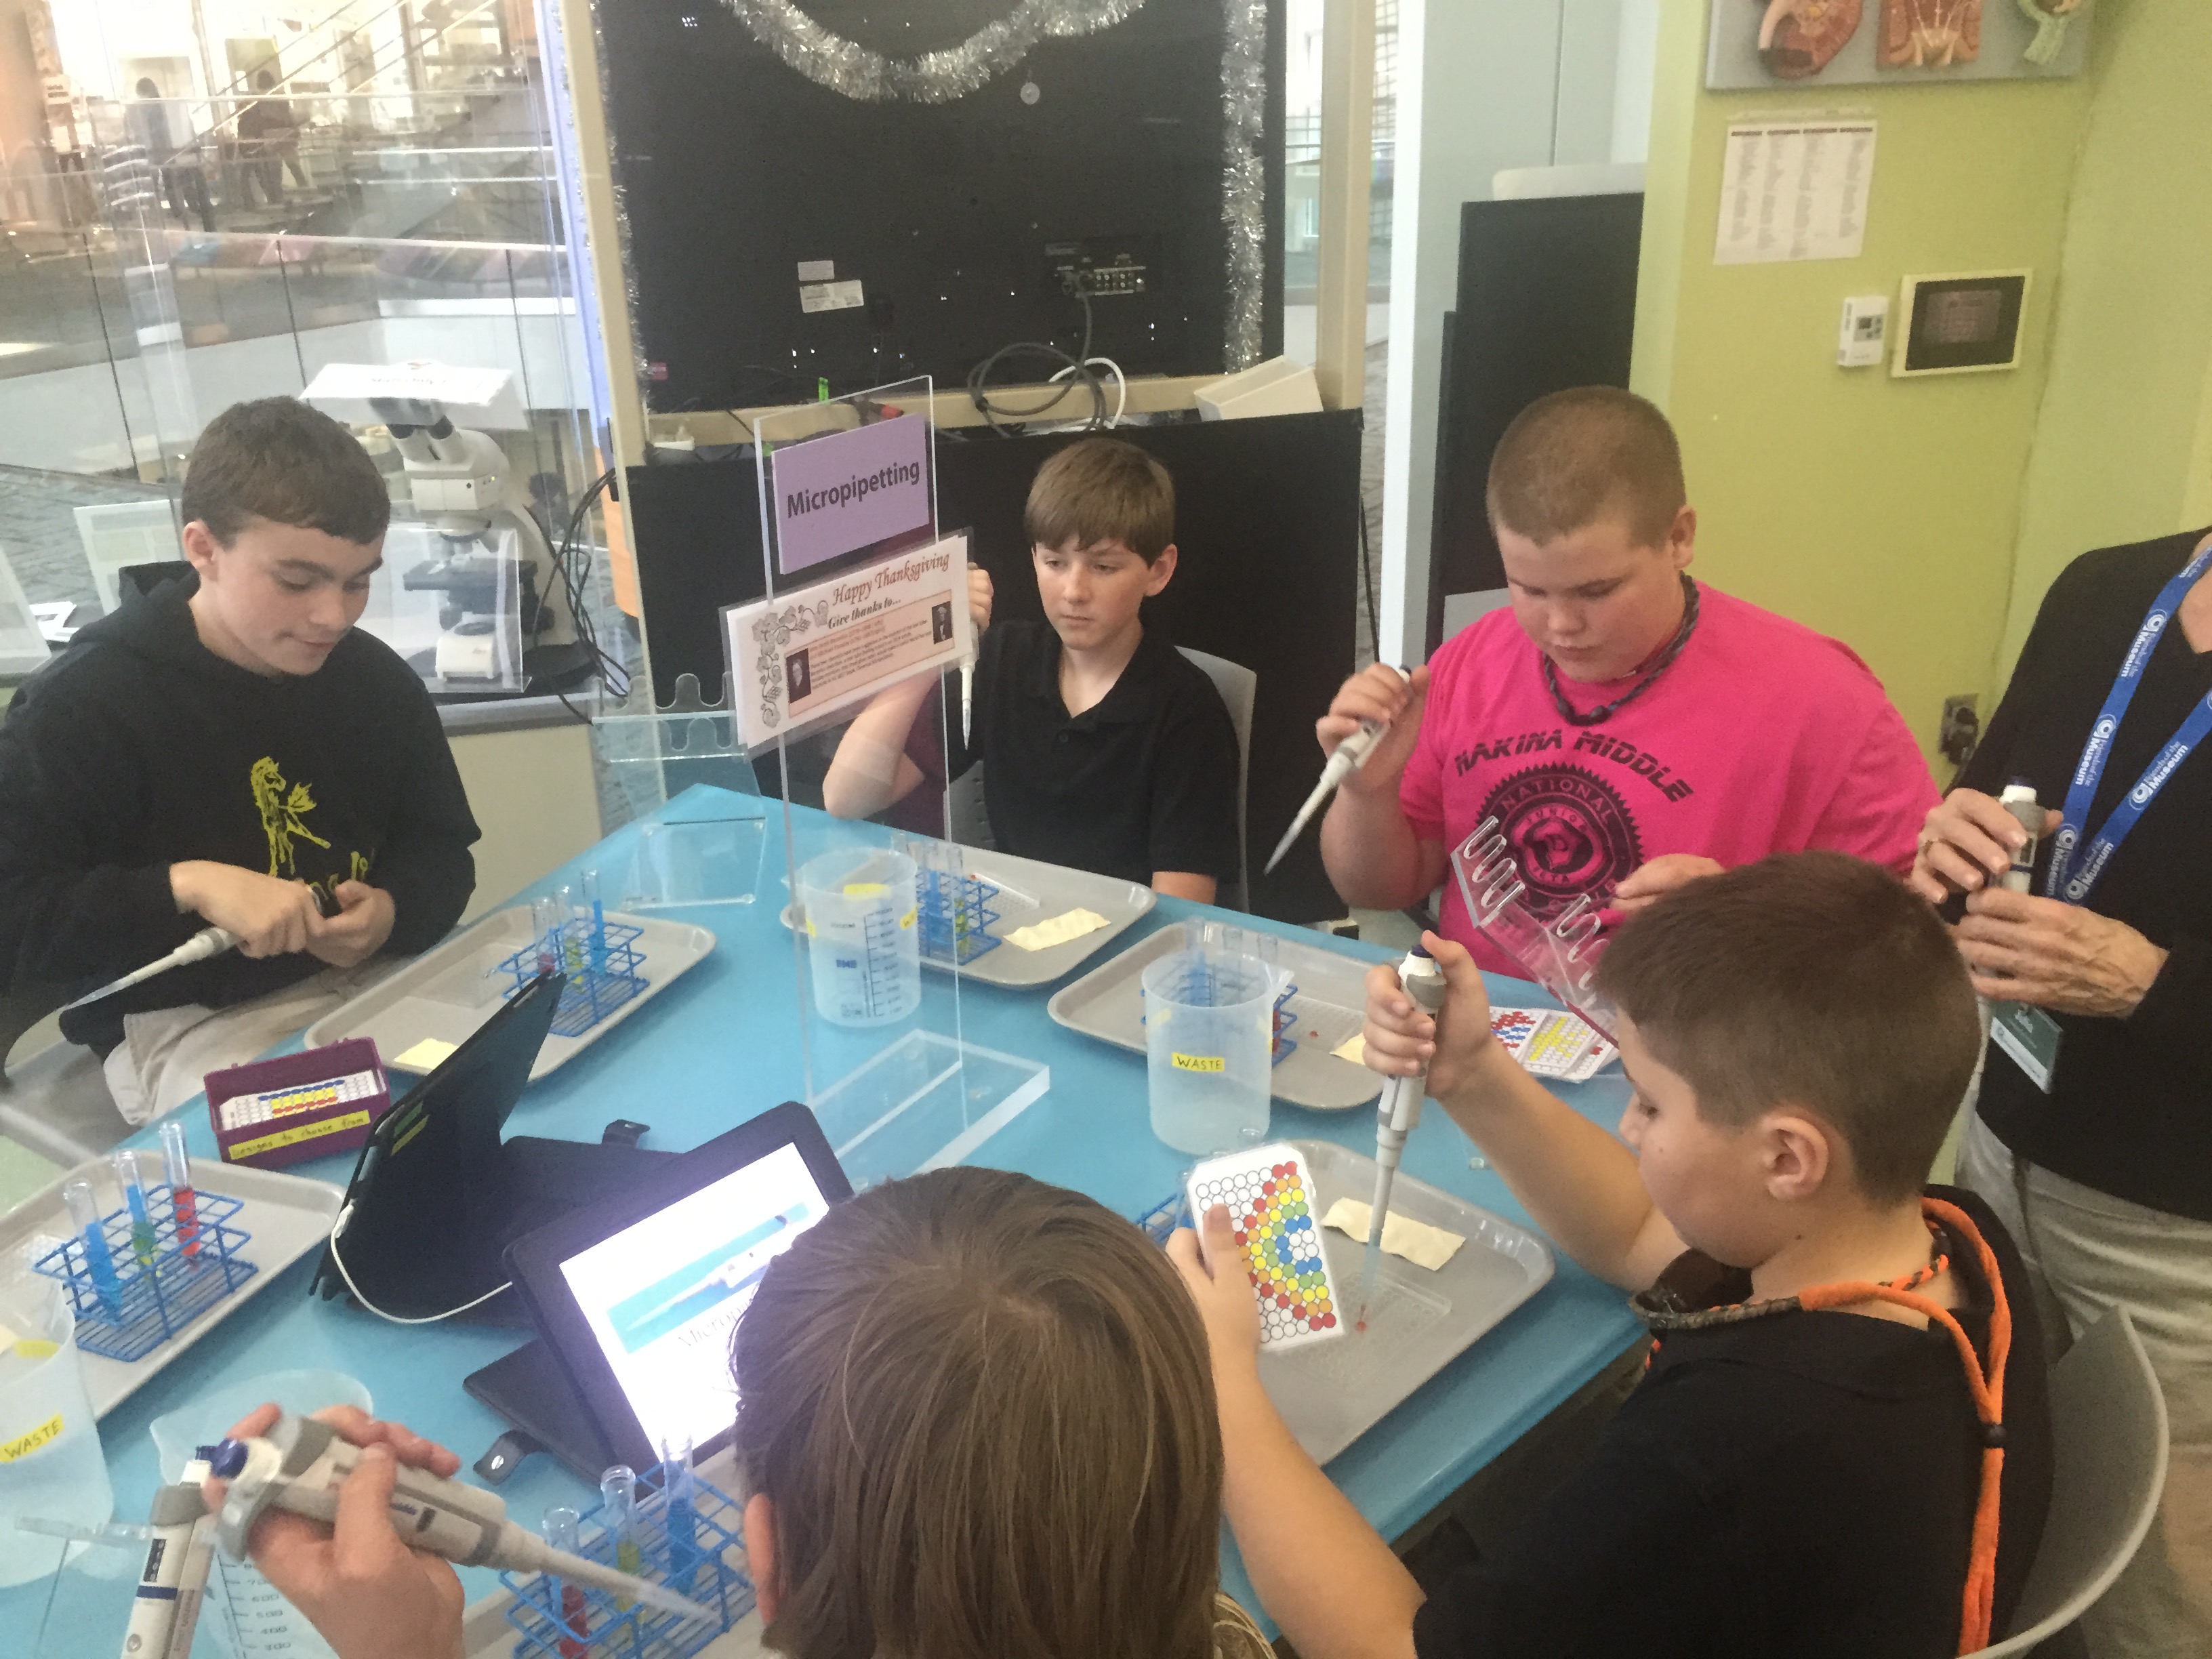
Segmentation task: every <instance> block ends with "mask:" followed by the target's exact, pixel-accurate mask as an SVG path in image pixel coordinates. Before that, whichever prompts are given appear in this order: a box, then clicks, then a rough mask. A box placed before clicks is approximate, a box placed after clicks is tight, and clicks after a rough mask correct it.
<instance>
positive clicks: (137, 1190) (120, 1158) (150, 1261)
mask: <svg viewBox="0 0 2212 1659" xmlns="http://www.w3.org/2000/svg"><path fill="white" fill-rule="evenodd" d="M107 1162H108V1167H109V1168H111V1169H112V1170H114V1171H115V1184H116V1186H117V1187H118V1188H121V1189H122V1193H123V1202H124V1203H125V1205H126V1206H129V1208H130V1211H131V1255H135V1256H137V1258H138V1265H139V1266H140V1267H152V1266H153V1265H154V1218H153V1215H152V1213H151V1212H149V1210H148V1209H147V1208H146V1185H145V1182H143V1181H142V1180H140V1179H139V1176H138V1154H137V1153H136V1152H132V1151H131V1149H130V1148H129V1147H128V1146H118V1147H117V1148H116V1149H115V1150H114V1151H113V1152H110V1153H109V1154H108V1155H107Z"/></svg>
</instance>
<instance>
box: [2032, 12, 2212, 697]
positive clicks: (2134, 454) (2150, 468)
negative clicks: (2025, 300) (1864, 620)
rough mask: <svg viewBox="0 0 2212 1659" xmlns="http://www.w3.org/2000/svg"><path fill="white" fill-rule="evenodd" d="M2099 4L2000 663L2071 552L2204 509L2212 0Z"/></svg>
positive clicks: (2211, 342) (2203, 519) (2131, 537)
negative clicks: (2088, 97) (2088, 101)
mask: <svg viewBox="0 0 2212 1659" xmlns="http://www.w3.org/2000/svg"><path fill="white" fill-rule="evenodd" d="M2098 21H2099V26H2100V31H2101V32H2100V34H2099V35H2098V37H2097V38H2096V40H2094V42H2093V48H2094V50H2093V58H2092V65H2091V74H2092V77H2093V88H2094V93H2095V102H2094V104H2093V106H2092V107H2091V110H2090V112H2089V119H2088V127H2087V133H2086V135H2085V137H2084V139H2083V142H2082V145H2081V158H2080V161H2079V162H2078V164H2077V165H2076V167H2075V173H2074V191H2073V203H2072V209H2071V211H2070V213H2069V216H2068V219H2067V223H2066V239H2065V246H2064V250H2063V253H2062V255H2061V258H2060V261H2059V267H2058V283H2057V315H2056V317H2055V318H2054V319H2053V327H2052V331H2051V351H2050V368H2049V374H2048V378H2047V380H2046V384H2045V391H2044V397H2043V408H2042V411H2041V417H2040V419H2039V422H2037V426H2036V431H2035V439H2034V443H2033V448H2032V450H2031V453H2030V456H2029V466H2028V470H2027V479H2026V482H2025V487H2024V489H2022V491H2021V523H2020V538H2019V556H2018V564H2017V570H2016V574H2015V580H2014V584H2013V593H2012V605H2011V613H2010V616H2009V618H2008V623H2007V626H2006V629H2005V635H2004V641H2003V647H2002V653H2001V657H2000V659H1999V662H1998V665H1997V666H1998V669H1999V671H2000V673H2002V672H2004V671H2009V669H2010V667H2011V665H2012V661H2013V659H2014V658H2015V657H2016V656H2017V655H2018V654H2019V652H2020V647H2021V641H2024V640H2025V639H2026V638H2027V629H2028V628H2029V626H2030V625H2031V624H2032V623H2033V622H2034V620H2035V611H2036V607H2037V605H2039V604H2040V603H2041V601H2042V599H2043V594H2044V592H2045V589H2046V588H2048V587H2049V586H2050V585H2051V578H2052V577H2054V576H2056V575H2057V574H2058V572H2059V571H2060V570H2062V569H2063V568H2065V565H2066V563H2067V562H2068V561H2069V560H2070V559H2072V558H2073V557H2074V556H2075V555H2076V554H2078V553H2081V552H2082V551H2084V550H2087V549H2088V548H2093V547H2105V546H2110V545H2112V544H2115V543H2118V542H2130V541H2140V540H2142V539H2144V538H2148V537H2152V536H2163V535H2166V534H2167V533H2169V532H2172V531H2174V530H2177V529H2179V528H2182V527H2183V526H2190V527H2196V526H2202V525H2203V524H2205V523H2207V522H2208V521H2212V74H2208V71H2212V5H2208V4H2206V3H2205V0H2130V3H2129V4H2127V5H2125V6H2124V7H2118V8H2113V7H2111V6H2110V5H2109V4H2108V5H2107V6H2106V9H2105V10H2104V14H2103V15H2100V18H2099V20H2098Z"/></svg>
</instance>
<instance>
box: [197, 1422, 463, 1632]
mask: <svg viewBox="0 0 2212 1659" xmlns="http://www.w3.org/2000/svg"><path fill="white" fill-rule="evenodd" d="M278 1415H279V1413H278V1411H277V1408H276V1407H274V1406H264V1407H261V1408H260V1409H259V1410H258V1411H257V1412H254V1413H252V1414H251V1415H249V1416H248V1417H246V1419H245V1420H243V1421H242V1422H240V1423H239V1424H238V1425H236V1426H235V1427H234V1428H233V1429H232V1430H231V1431H230V1433H229V1434H228V1436H227V1438H228V1439H231V1440H245V1439H248V1438H251V1437H256V1436H259V1435H264V1434H266V1433H268V1432H269V1431H270V1429H271V1428H272V1427H273V1426H275V1425H276V1419H277V1417H278ZM315 1415H316V1416H317V1417H318V1418H319V1419H320V1420H321V1421H323V1422H325V1423H328V1424H329V1425H331V1427H333V1428H335V1429H336V1430H337V1431H338V1432H339V1433H340V1434H342V1435H343V1436H344V1437H346V1438H347V1439H348V1440H349V1441H351V1442H352V1443H354V1444H355V1445H356V1446H359V1447H361V1448H362V1458H361V1462H359V1463H358V1464H357V1465H356V1467H355V1468H354V1472H353V1474H351V1475H350V1476H349V1478H348V1479H347V1480H346V1483H345V1485H344V1486H342V1487H340V1488H339V1491H338V1507H337V1522H336V1523H335V1524H334V1525H332V1526H330V1527H325V1526H322V1525H319V1523H317V1522H313V1521H309V1520H307V1519H306V1518H304V1517H303V1516H297V1515H293V1514H290V1513H288V1512H287V1511H285V1510H279V1509H274V1508H272V1509H270V1510H268V1511H267V1512H266V1513H264V1515H263V1516H261V1518H260V1520H259V1521H258V1522H256V1524H255V1526H254V1528H253V1536H252V1552H253V1564H254V1565H256V1566H258V1567H259V1568H260V1569H261V1571H262V1572H263V1573H264V1575H265V1576H266V1577H268V1580H269V1582H270V1583H272V1584H274V1585H275V1586H276V1588H277V1589H278V1590H279V1591H280V1592H281V1593H282V1594H283V1596H284V1597H285V1599H286V1600H287V1601H290V1602H291V1603H292V1605H293V1606H295V1607H297V1608H299V1609H300V1611H301V1612H302V1613H305V1614H307V1619H308V1621H309V1622H310V1623H311V1624H313V1626H314V1627H315V1628H316V1629H317V1630H318V1631H319V1632H321V1633H322V1637H323V1639H324V1640H325V1641H326V1642H328V1643H329V1644H331V1647H332V1648H333V1649H335V1650H337V1655H338V1659H460V1655H461V1653H462V1651H463V1649H462V1645H461V1613H462V1610H463V1608H464V1607H465V1606H466V1605H467V1597H466V1595H465V1594H464V1593H463V1591H462V1589H461V1581H460V1579H459V1577H457V1576H456V1575H455V1573H454V1571H453V1566H452V1565H451V1564H450V1563H448V1562H447V1560H446V1559H444V1558H443V1557H442V1556H437V1555H430V1554H427V1553H423V1552H422V1551H419V1550H412V1549H410V1548H408V1547H407V1546H406V1545H405V1544H404V1543H403V1542H402V1541H400V1537H399V1534H398V1532H396V1531H394V1530H393V1528H392V1514H391V1510H390V1509H389V1508H388V1507H387V1506H388V1505H389V1504H390V1502H391V1499H392V1484H393V1481H394V1480H395V1479H396V1477H397V1475H398V1468H399V1466H400V1465H401V1464H403V1463H404V1464H405V1465H407V1466H408V1467H409V1468H418V1469H428V1471H429V1472H430V1473H432V1474H438V1475H447V1476H450V1475H452V1474H455V1473H457V1472H458V1471H459V1468H460V1466H461V1460H460V1459H459V1457H457V1456H455V1455H453V1453H452V1452H450V1451H447V1449H445V1448H444V1447H443V1446H440V1445H435V1444H433V1443H431V1442H429V1441H428V1440H425V1439H423V1438H422V1436H420V1435H418V1434H416V1433H414V1432H413V1431H411V1430H409V1429H407V1428H404V1427H403V1426H402V1425H399V1424H397V1423H385V1422H380V1421H379V1420H377V1419H374V1418H373V1417H370V1416H369V1415H368V1413H365V1412H362V1411H359V1410H357V1409H356V1408H355V1407H351V1406H337V1407H331V1409H330V1410H328V1411H324V1412H318V1413H315ZM226 1491H227V1483H226V1482H223V1481H221V1480H210V1481H209V1482H208V1484H207V1493H208V1502H209V1504H210V1507H211V1508H220V1507H221V1505H222V1500H223V1497H224V1495H225V1492H226Z"/></svg>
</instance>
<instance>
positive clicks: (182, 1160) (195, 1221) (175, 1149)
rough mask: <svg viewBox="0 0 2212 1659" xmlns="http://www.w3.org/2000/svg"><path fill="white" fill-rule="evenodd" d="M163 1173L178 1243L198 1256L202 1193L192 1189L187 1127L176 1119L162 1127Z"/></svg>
mask: <svg viewBox="0 0 2212 1659" xmlns="http://www.w3.org/2000/svg"><path fill="white" fill-rule="evenodd" d="M161 1176H162V1178H163V1179H164V1180H166V1181H167V1182H168V1183H169V1212H170V1213H171V1214H172V1215H173V1216H174V1217H175V1218H176V1219H177V1243H178V1244H179V1246H180V1247H181V1248H182V1249H183V1250H184V1253H185V1255H198V1254H199V1253H200V1206H199V1194H197V1193H196V1192H194V1191H193V1190H192V1160H191V1154H190V1153H188V1152H186V1151H185V1126H184V1125H183V1124H181V1123H179V1122H178V1121H176V1120H175V1119H174V1118H172V1119H170V1120H169V1121H167V1123H164V1124H163V1125H162V1126H161Z"/></svg>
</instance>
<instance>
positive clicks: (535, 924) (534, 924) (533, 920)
mask: <svg viewBox="0 0 2212 1659" xmlns="http://www.w3.org/2000/svg"><path fill="white" fill-rule="evenodd" d="M567 920H568V918H567V917H566V916H565V915H562V910H561V904H560V901H559V900H557V899H556V898H555V897H554V896H552V895H551V894H550V893H545V894H541V895H540V896H538V898H536V899H534V900H532V902H531V906H530V924H531V930H532V933H534V934H535V935H536V936H537V941H538V972H539V973H541V974H557V973H559V972H560V971H561V925H562V922H564V921H567Z"/></svg>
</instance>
